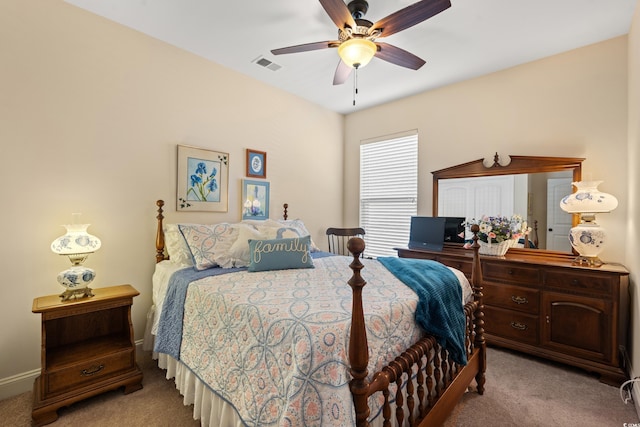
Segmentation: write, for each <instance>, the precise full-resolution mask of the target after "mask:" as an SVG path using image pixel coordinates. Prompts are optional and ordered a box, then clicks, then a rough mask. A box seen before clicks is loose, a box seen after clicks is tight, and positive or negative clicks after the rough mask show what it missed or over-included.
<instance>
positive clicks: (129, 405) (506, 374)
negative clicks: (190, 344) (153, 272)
mask: <svg viewBox="0 0 640 427" xmlns="http://www.w3.org/2000/svg"><path fill="white" fill-rule="evenodd" d="M139 364H140V367H141V368H142V370H143V372H144V380H143V384H144V388H143V389H142V390H139V391H136V392H134V393H131V394H128V395H124V394H123V393H122V392H121V391H113V392H108V393H105V394H103V395H100V396H96V397H94V398H91V399H87V400H85V401H82V402H78V403H76V404H74V405H71V406H70V407H67V408H62V409H60V410H59V411H58V415H59V418H58V421H56V422H55V423H54V424H52V426H55V427H62V426H92V427H102V426H105V427H107V426H122V427H130V426H145V427H164V426H166V427H176V426H198V425H200V423H199V422H198V421H194V420H193V419H192V415H191V407H186V406H184V405H183V404H182V397H181V396H180V394H179V393H178V391H177V390H176V388H175V385H174V383H173V381H170V380H166V379H165V378H164V371H161V370H160V369H158V368H157V367H156V365H155V362H154V361H152V360H151V358H150V355H149V354H148V353H144V354H141V355H140V357H139ZM31 401H32V394H31V392H28V393H24V394H21V395H18V396H15V397H12V398H10V399H6V400H3V401H0V426H2V427H5V426H6V427H23V426H24V427H26V426H30V425H31ZM639 422H640V421H639V420H638V415H637V414H636V411H635V407H634V405H633V403H630V404H628V405H625V404H624V403H623V402H622V400H621V399H620V393H619V390H618V389H617V388H616V387H611V386H608V385H605V384H602V383H600V382H599V381H598V379H597V378H596V377H594V376H592V375H589V374H587V373H585V372H583V371H581V370H578V369H573V368H570V367H567V366H564V365H558V364H555V363H552V362H547V361H543V360H541V359H536V358H532V357H528V356H523V355H521V354H519V353H512V352H509V351H506V350H500V349H494V348H489V349H488V351H487V382H486V390H485V393H484V395H482V396H480V395H478V394H477V393H475V392H469V393H466V394H465V396H464V397H463V398H462V401H461V402H460V404H459V405H458V406H457V407H456V410H455V411H454V413H453V414H452V415H451V417H450V418H449V420H448V421H447V423H446V424H445V426H446V427H457V426H460V427H475V426H518V427H534V426H535V427H538V426H540V427H542V426H544V427H548V426H558V427H564V426H581V427H607V426H612V427H622V426H624V425H625V423H627V424H632V423H639Z"/></svg>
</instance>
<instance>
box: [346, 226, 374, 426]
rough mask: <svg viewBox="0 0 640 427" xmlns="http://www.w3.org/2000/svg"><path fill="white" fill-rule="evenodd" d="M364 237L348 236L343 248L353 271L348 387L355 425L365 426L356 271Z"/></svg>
mask: <svg viewBox="0 0 640 427" xmlns="http://www.w3.org/2000/svg"><path fill="white" fill-rule="evenodd" d="M364 248H365V245H364V240H363V239H361V238H360V237H352V238H351V239H349V242H348V243H347V249H348V250H349V252H351V254H353V261H352V262H351V264H349V267H350V268H351V270H352V271H353V275H352V276H351V279H349V282H348V283H349V286H351V290H352V295H353V301H352V308H351V332H350V336H349V372H350V373H351V376H352V377H353V378H352V379H351V381H350V382H349V388H350V389H351V394H352V395H353V406H354V409H355V413H356V426H358V427H361V426H368V425H369V423H368V422H367V418H369V405H368V403H367V396H368V395H369V381H368V380H367V375H368V372H367V365H368V364H369V349H368V348H369V347H368V345H367V330H366V328H365V324H364V310H363V308H362V288H363V287H364V285H366V284H367V282H366V281H365V280H364V279H363V278H362V276H361V275H360V270H362V268H363V267H364V266H363V265H362V263H361V262H360V254H362V252H364Z"/></svg>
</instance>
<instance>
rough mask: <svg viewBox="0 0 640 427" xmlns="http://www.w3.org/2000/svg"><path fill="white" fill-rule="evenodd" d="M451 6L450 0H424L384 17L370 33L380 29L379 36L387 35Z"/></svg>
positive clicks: (373, 26)
mask: <svg viewBox="0 0 640 427" xmlns="http://www.w3.org/2000/svg"><path fill="white" fill-rule="evenodd" d="M450 7H451V2H450V1H449V0H422V1H419V2H417V3H414V4H412V5H410V6H407V7H405V8H404V9H400V10H398V11H397V12H394V13H392V14H391V15H389V16H387V17H386V18H382V19H381V20H379V21H378V22H376V23H375V24H373V25H372V26H371V28H370V29H369V34H371V33H372V32H373V31H374V30H379V31H380V32H381V34H380V35H379V36H378V37H387V36H389V35H391V34H394V33H397V32H398V31H402V30H405V29H407V28H409V27H413V26H414V25H416V24H419V23H421V22H422V21H424V20H427V19H429V18H431V17H432V16H434V15H437V14H438V13H440V12H442V11H443V10H446V9H448V8H450Z"/></svg>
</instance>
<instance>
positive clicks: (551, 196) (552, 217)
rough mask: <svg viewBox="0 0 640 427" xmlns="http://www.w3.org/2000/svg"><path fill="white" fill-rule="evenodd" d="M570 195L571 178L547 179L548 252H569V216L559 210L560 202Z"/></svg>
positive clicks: (570, 218) (570, 217)
mask: <svg viewBox="0 0 640 427" xmlns="http://www.w3.org/2000/svg"><path fill="white" fill-rule="evenodd" d="M571 193H572V188H571V178H549V179H548V180H547V246H546V247H547V249H549V250H550V251H562V252H569V251H571V243H569V237H568V236H569V230H571V226H572V224H571V220H572V216H571V214H568V213H566V212H565V211H563V210H562V209H561V208H560V200H562V198H563V197H564V196H566V195H567V194H571Z"/></svg>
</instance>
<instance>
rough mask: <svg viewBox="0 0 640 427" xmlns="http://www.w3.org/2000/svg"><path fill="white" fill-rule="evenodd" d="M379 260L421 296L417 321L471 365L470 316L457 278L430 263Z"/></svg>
mask: <svg viewBox="0 0 640 427" xmlns="http://www.w3.org/2000/svg"><path fill="white" fill-rule="evenodd" d="M378 261H380V262H381V263H382V265H384V266H385V267H386V268H387V270H389V271H390V272H391V273H392V274H393V275H394V276H396V277H397V278H398V279H400V280H401V281H402V282H403V283H404V284H405V285H407V286H408V287H410V288H411V289H413V290H414V291H415V293H416V294H418V298H419V301H418V306H417V308H416V322H417V323H418V324H419V325H420V326H421V327H422V328H423V329H424V331H425V332H426V333H428V334H430V335H433V336H434V337H436V339H437V341H438V343H439V344H440V345H441V346H442V347H443V348H445V349H446V350H448V351H449V354H450V355H451V358H452V359H453V360H454V361H455V362H456V363H459V364H462V365H466V364H467V352H466V351H465V327H466V317H465V314H464V311H463V310H462V289H461V288H460V284H459V282H458V278H457V277H456V275H455V274H454V273H453V272H452V271H451V270H449V268H447V267H445V266H444V265H442V264H440V263H438V262H435V261H430V260H423V259H412V258H395V257H381V258H378Z"/></svg>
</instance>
